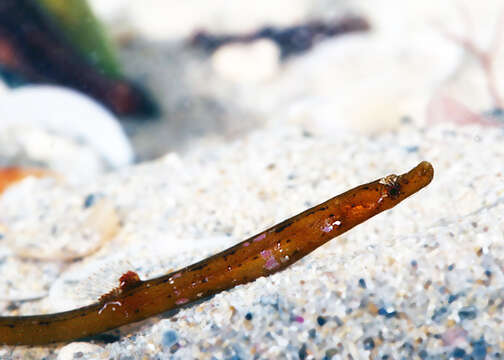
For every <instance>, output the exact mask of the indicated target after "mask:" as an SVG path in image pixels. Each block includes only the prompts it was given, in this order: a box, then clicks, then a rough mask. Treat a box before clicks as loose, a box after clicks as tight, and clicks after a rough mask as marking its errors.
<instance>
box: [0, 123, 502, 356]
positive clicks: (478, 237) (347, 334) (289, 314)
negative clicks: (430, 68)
mask: <svg viewBox="0 0 504 360" xmlns="http://www.w3.org/2000/svg"><path fill="white" fill-rule="evenodd" d="M307 135H308V134H306V133H304V132H303V129H301V128H297V127H270V128H267V129H264V130H261V131H256V132H254V133H252V134H250V135H249V136H247V137H245V138H243V139H241V140H238V141H235V142H233V143H231V144H227V145H217V144H214V143H211V142H208V143H203V144H201V146H199V147H198V148H196V149H195V150H194V151H193V152H191V153H189V154H187V155H186V156H183V157H178V156H177V155H174V154H172V155H169V156H167V157H166V158H165V159H163V160H160V161H158V162H156V163H151V164H146V165H142V166H138V167H136V168H132V169H131V170H128V171H125V172H123V173H120V174H113V175H109V176H106V177H103V178H100V179H98V180H97V181H96V183H94V184H92V185H89V186H84V187H80V188H71V187H68V186H67V187H61V185H58V184H55V183H51V182H48V181H38V186H39V191H38V192H37V193H33V192H31V194H32V204H33V206H32V207H31V208H29V207H28V208H27V209H26V214H27V215H26V216H29V214H30V213H32V212H35V213H36V212H38V213H39V214H40V215H41V216H43V215H44V214H45V213H47V212H48V211H49V209H52V208H58V205H57V204H59V203H66V202H68V201H71V200H70V199H75V198H79V197H80V198H81V200H82V201H84V199H85V197H86V195H87V194H89V193H90V192H99V193H100V194H101V196H102V197H103V198H105V199H106V200H107V201H108V202H110V203H111V204H113V206H114V207H115V208H116V211H117V214H119V217H120V220H121V223H122V227H121V229H120V230H119V232H118V234H117V235H116V236H115V237H114V238H113V239H112V240H111V241H109V242H108V243H107V244H105V245H104V246H103V247H102V248H101V250H99V251H98V252H97V253H95V254H93V255H90V256H87V257H86V258H85V259H83V260H81V261H77V262H75V263H73V264H72V265H71V266H70V267H66V268H65V267H63V268H61V273H59V275H58V279H57V280H56V281H55V282H54V283H53V284H52V287H51V290H50V291H49V296H48V297H47V298H45V299H43V300H42V301H40V302H28V303H23V304H21V308H20V310H19V312H22V313H41V312H44V313H45V312H52V311H57V310H63V309H65V308H70V307H72V306H76V305H79V304H81V305H82V304H84V303H86V302H88V301H91V300H86V299H78V300H76V299H75V298H76V297H75V296H74V295H75V293H76V292H78V293H81V295H82V294H84V295H85V291H84V290H83V289H86V288H88V289H89V288H92V287H93V286H96V285H93V283H92V282H91V281H87V285H86V280H82V281H83V283H81V284H79V282H78V281H73V282H72V281H70V280H72V279H82V278H84V279H86V278H89V276H91V277H92V276H93V275H92V273H93V272H94V273H96V272H97V271H98V273H99V274H100V277H101V278H105V277H107V275H110V279H114V277H117V274H118V273H119V274H120V272H121V271H122V270H124V262H129V264H131V265H127V266H132V267H133V268H134V270H136V271H138V272H139V273H140V274H141V276H142V277H151V276H155V275H158V274H161V273H163V272H168V271H170V270H173V269H175V268H177V267H182V266H184V265H187V264H189V263H191V262H193V261H196V260H198V259H201V258H202V257H204V256H206V255H208V254H211V253H213V252H216V251H219V250H221V249H223V248H225V247H226V246H228V245H231V244H233V243H234V242H237V241H239V240H240V239H242V238H244V237H246V236H249V235H252V234H253V233H255V232H259V231H260V230H262V229H264V228H265V227H267V226H269V225H272V224H274V223H276V222H278V221H280V220H282V219H284V218H286V217H288V216H291V215H293V214H295V213H297V212H299V211H301V210H303V209H305V208H307V207H308V206H311V205H314V204H315V203H318V202H321V201H323V200H325V199H327V198H329V197H331V196H333V195H335V194H337V193H339V192H342V191H344V190H345V189H348V188H350V187H353V186H355V185H358V184H359V183H362V182H367V181H371V180H374V179H375V178H379V177H381V176H383V175H386V174H389V173H391V172H397V173H399V172H404V171H406V170H408V169H409V168H411V167H412V166H414V165H416V163H418V162H419V161H420V160H423V159H426V160H429V161H431V162H432V163H433V165H434V167H435V171H436V173H435V179H434V181H433V182H432V184H431V185H429V187H428V188H426V189H425V190H422V191H421V192H420V193H419V194H417V195H415V196H413V197H412V198H410V199H408V200H406V201H405V202H404V203H402V204H401V205H399V206H397V207H396V208H394V209H392V210H391V211H388V212H386V213H383V214H381V215H379V216H377V217H375V218H373V219H371V220H370V221H368V222H366V223H365V224H362V225H361V226H359V227H358V228H356V229H354V230H352V231H350V232H349V233H348V234H345V235H343V236H341V237H340V238H338V239H335V240H333V241H331V242H330V243H329V244H327V245H325V246H323V247H322V248H320V249H318V250H317V251H315V252H314V253H313V254H311V255H310V256H308V257H306V258H305V259H303V260H301V261H300V262H299V263H297V264H295V265H293V266H291V267H290V268H288V269H287V270H285V271H283V272H281V273H278V274H275V275H273V276H271V277H268V278H260V279H258V280H257V281H255V282H253V283H250V284H247V285H244V286H239V287H237V288H235V289H233V290H231V291H226V292H223V293H221V294H219V295H217V296H215V297H214V298H212V299H210V300H208V301H204V302H202V303H201V304H198V305H195V306H192V307H189V308H187V309H184V310H181V311H180V312H179V313H178V314H176V315H173V316H171V317H166V316H158V317H155V318H153V319H150V320H148V321H146V322H143V323H141V324H137V325H133V326H128V327H125V328H121V330H120V332H113V334H114V335H119V334H120V335H121V338H120V340H119V341H116V342H114V343H112V344H108V345H105V344H102V343H98V345H99V346H98V347H96V346H93V347H92V348H91V352H89V353H86V352H84V353H85V354H86V355H85V356H84V358H89V359H95V358H102V359H109V358H121V359H122V358H128V357H127V356H131V358H142V357H147V358H149V357H152V358H155V354H157V353H158V352H162V355H159V356H160V358H163V359H164V358H174V359H186V358H189V357H194V358H202V359H210V358H212V356H214V358H216V359H247V358H268V359H275V358H294V359H296V358H316V359H321V358H323V357H324V356H326V358H330V355H331V354H337V355H336V357H333V359H339V358H341V359H347V358H348V356H349V355H351V356H352V357H353V358H354V359H360V358H368V357H369V356H371V358H381V356H384V355H389V356H391V357H393V358H400V356H403V357H404V358H413V354H415V356H424V355H425V353H422V351H425V352H427V354H431V355H441V354H444V356H445V357H446V358H447V357H448V354H451V353H453V351H454V350H455V349H456V348H457V347H458V348H460V349H464V351H465V352H467V353H471V352H473V353H474V355H475V356H474V358H475V359H483V358H484V357H481V356H480V357H478V356H476V355H477V354H481V352H482V351H483V348H484V349H486V351H487V352H488V354H493V353H496V352H500V351H502V348H501V347H503V346H504V334H503V333H502V331H501V321H502V317H503V313H502V300H501V298H502V293H501V292H502V290H501V289H502V287H503V285H504V277H503V274H502V259H503V258H504V247H503V242H502V240H503V231H504V223H503V222H502V212H503V210H504V202H503V194H504V181H503V173H502V158H503V155H504V154H503V152H504V150H502V146H501V144H502V141H503V137H504V136H503V135H504V134H503V133H502V130H500V129H494V128H488V129H483V128H477V127H465V128H458V129H456V128H453V127H435V128H431V129H422V128H417V127H415V126H414V125H412V124H406V125H403V126H402V127H401V128H400V130H399V131H398V132H396V133H389V134H386V135H382V136H377V137H375V138H372V139H368V138H364V137H358V136H355V135H351V134H339V135H335V136H329V135H328V136H317V137H313V136H309V135H308V136H307ZM271 164H274V166H271ZM30 182H31V180H30ZM28 185H30V184H27V183H24V184H21V185H20V186H18V187H15V188H12V189H11V190H10V191H9V193H8V194H7V195H8V196H5V197H3V199H2V201H1V203H0V206H1V207H2V208H3V209H4V208H5V209H7V210H6V212H4V213H3V214H2V218H3V219H4V218H5V217H8V216H9V213H8V212H9V210H8V209H10V207H9V206H8V205H9V202H14V203H15V202H16V201H21V199H22V198H23V197H24V196H26V193H25V191H26V189H30V190H31V189H32V188H33V186H28ZM54 187H61V189H60V191H59V192H56V191H54ZM42 199H45V200H44V201H42ZM42 203H44V204H46V205H45V206H41V205H39V204H42ZM23 204H24V202H23ZM47 204H49V205H47ZM51 204H52V205H51ZM85 211H88V209H84V208H83V207H80V208H75V210H73V211H72V212H68V211H67V212H64V211H61V213H60V214H59V215H58V214H53V216H51V217H49V218H48V219H47V222H48V223H49V224H51V223H54V224H61V225H63V224H64V223H65V222H68V221H70V219H71V218H73V217H75V216H79V212H80V213H83V212H85ZM19 216H20V217H21V218H20V219H18V221H19V222H22V215H19ZM28 224H29V226H32V227H33V231H34V232H36V226H37V225H36V224H34V223H28ZM5 226H6V227H8V226H9V224H8V223H7V224H5ZM38 226H40V227H41V228H44V227H46V226H48V224H47V223H46V222H45V221H44V220H42V221H41V222H40V224H39V225H38ZM63 229H66V228H64V227H63ZM68 231H70V230H68ZM5 240H8V239H5ZM5 240H4V242H5ZM47 242H48V244H50V243H51V238H48V239H47ZM11 258H12V255H11V257H7V258H6V259H11ZM121 263H122V264H123V265H122V266H123V269H121V270H117V269H118V268H119V267H120V266H119V265H118V264H121ZM20 264H23V262H20ZM37 264H38V265H37V267H36V268H37V269H38V268H40V264H45V262H41V263H37ZM106 264H108V265H106ZM25 265H26V264H25ZM13 266H14V265H9V270H10V271H13V272H15V271H16V270H15V269H14V268H13ZM19 266H21V265H19ZM0 270H1V271H6V270H5V267H0ZM116 270H117V272H116ZM485 272H486V273H485ZM1 278H2V279H3V280H4V281H5V280H7V279H6V276H5V275H4V276H2V277H1ZM25 278H26V279H27V280H30V279H33V280H34V283H33V284H34V285H33V286H34V287H36V284H37V282H38V279H37V278H33V277H32V276H31V273H30V272H29V271H28V270H27V273H26V274H25ZM95 278H96V275H95ZM360 279H362V280H360ZM24 286H27V285H26V283H25V284H24ZM48 286H49V284H48ZM20 291H21V290H20ZM26 291H27V294H30V291H29V290H26ZM98 294H99V291H98ZM72 298H73V299H72ZM6 312H8V311H7V310H6V309H4V313H6ZM16 313H18V312H16ZM247 313H250V314H251V316H252V318H251V319H250V320H247V319H246V318H245V316H246V314H247ZM249 316H250V315H249ZM322 323H323V325H321V324H322ZM482 341H483V343H482ZM485 342H486V343H485ZM372 344H374V346H372ZM482 344H483V345H482ZM68 346H73V345H68ZM460 349H457V351H461V350H460ZM2 351H3V353H0V355H2V354H3V355H4V356H6V354H11V355H12V356H15V354H24V355H26V353H25V351H27V350H26V349H24V348H18V349H15V350H12V349H4V350H2ZM10 351H14V352H13V353H10ZM48 351H49V350H48V349H47V348H40V349H36V348H35V349H29V350H28V352H29V353H33V354H35V353H36V354H46V356H49V355H48ZM58 351H59V348H56V353H57V352H58ZM80 351H82V350H80ZM419 354H420V355H419ZM37 356H38V355H37ZM52 356H53V355H52ZM69 358H71V357H69Z"/></svg>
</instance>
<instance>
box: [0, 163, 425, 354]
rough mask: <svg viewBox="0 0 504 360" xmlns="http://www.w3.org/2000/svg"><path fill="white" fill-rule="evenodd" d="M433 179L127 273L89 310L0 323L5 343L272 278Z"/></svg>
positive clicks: (80, 328)
mask: <svg viewBox="0 0 504 360" xmlns="http://www.w3.org/2000/svg"><path fill="white" fill-rule="evenodd" d="M433 175H434V170H433V168H432V165H431V164H430V163H428V162H426V161H424V162H421V163H420V164H419V165H417V166H416V167H415V168H413V169H412V170H410V171H409V172H407V173H405V174H402V175H399V176H398V175H389V176H386V177H384V178H381V179H378V180H376V181H373V182H370V183H368V184H364V185H360V186H357V187H356V188H353V189H351V190H349V191H346V192H344V193H342V194H340V195H337V196H336V197H334V198H332V199H329V200H327V201H326V202H323V203H321V204H319V205H317V206H314V207H312V208H311V209H308V210H306V211H303V212H302V213H300V214H298V215H296V216H293V217H291V218H289V219H287V220H285V221H283V222H281V223H279V224H277V225H275V226H273V227H271V228H269V229H267V230H265V231H263V232H261V233H259V234H257V235H255V236H252V237H251V238H249V239H246V240H244V241H242V242H240V243H238V244H236V245H234V246H232V247H231V248H229V249H227V250H224V251H222V252H220V253H218V254H216V255H213V256H211V257H209V258H207V259H204V260H202V261H200V262H197V263H195V264H192V265H190V266H187V267H185V268H183V269H180V270H178V271H175V272H172V273H169V274H167V275H163V276H161V277H158V278H154V279H151V280H146V281H142V280H140V278H139V277H138V275H137V274H136V273H134V272H132V271H130V272H127V273H126V274H124V275H123V276H122V277H121V278H120V279H119V280H120V286H119V287H118V288H116V289H114V290H113V291H111V292H110V293H108V294H105V295H103V296H102V297H101V298H100V299H99V301H98V302H97V303H95V304H92V305H89V306H85V307H81V308H78V309H75V310H70V311H65V312H60V313H54V314H47V315H33V316H5V317H0V344H6V345H43V344H50V343H56V342H65V341H72V340H76V339H80V338H83V337H88V336H92V335H96V334H99V333H101V332H104V331H107V330H111V329H114V328H117V327H119V326H121V325H125V324H129V323H133V322H136V321H140V320H143V319H145V318H148V317H150V316H153V315H156V314H159V313H162V312H165V311H168V310H172V309H176V308H178V307H181V306H183V305H186V304H190V303H191V302H194V301H197V300H199V299H202V298H205V297H208V296H210V295H213V294H216V293H218V292H221V291H224V290H227V289H231V288H233V287H234V286H236V285H239V284H245V283H248V282H250V281H254V280H255V279H257V278H258V277H261V276H268V275H271V274H273V273H275V272H277V271H280V270H282V269H285V268H286V267H287V266H289V265H291V264H293V263H295V262H296V261H298V260H299V259H301V258H302V257H303V256H305V255H307V254H309V253H310V252H311V251H313V250H315V249H316V248H318V247H319V246H321V245H323V244H324V243H326V242H327V241H329V240H331V239H332V238H334V237H336V236H338V235H340V234H342V233H344V232H345V231H347V230H350V229H351V228H353V227H354V226H356V225H358V224H360V223H362V222H363V221H365V220H367V219H369V218H371V217H372V216H374V215H376V214H379V213H380V212H382V211H384V210H387V209H390V208H392V207H394V206H395V205H397V204H398V203H400V202H401V201H402V200H404V199H406V198H407V197H408V196H410V195H412V194H414V193H416V192H417V191H419V190H420V189H422V188H423V187H425V186H427V185H428V184H429V183H430V182H431V180H432V177H433Z"/></svg>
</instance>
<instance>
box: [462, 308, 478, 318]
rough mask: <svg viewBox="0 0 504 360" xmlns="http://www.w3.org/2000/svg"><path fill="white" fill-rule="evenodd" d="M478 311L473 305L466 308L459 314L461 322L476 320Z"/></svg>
mask: <svg viewBox="0 0 504 360" xmlns="http://www.w3.org/2000/svg"><path fill="white" fill-rule="evenodd" d="M476 314H477V310H476V307H474V306H473V305H471V306H464V307H463V308H461V309H460V310H459V312H458V315H459V317H460V320H474V319H476Z"/></svg>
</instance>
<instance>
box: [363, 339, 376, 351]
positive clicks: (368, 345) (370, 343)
mask: <svg viewBox="0 0 504 360" xmlns="http://www.w3.org/2000/svg"><path fill="white" fill-rule="evenodd" d="M363 345H364V350H372V349H374V347H375V342H374V340H373V338H372V337H368V338H365V339H364V342H363Z"/></svg>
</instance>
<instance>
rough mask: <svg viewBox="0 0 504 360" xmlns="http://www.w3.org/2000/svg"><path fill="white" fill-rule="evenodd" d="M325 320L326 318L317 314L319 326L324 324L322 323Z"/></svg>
mask: <svg viewBox="0 0 504 360" xmlns="http://www.w3.org/2000/svg"><path fill="white" fill-rule="evenodd" d="M326 322H327V320H326V318H325V317H323V316H317V324H319V326H324V324H325V323H326Z"/></svg>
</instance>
